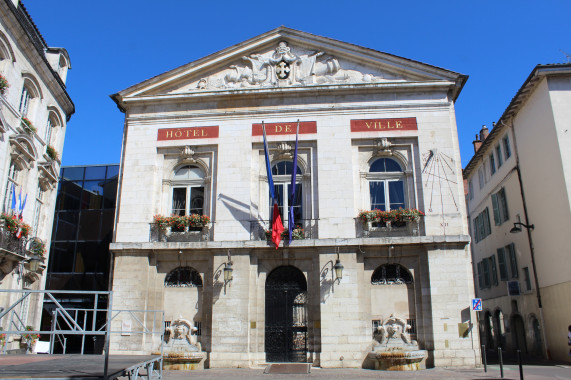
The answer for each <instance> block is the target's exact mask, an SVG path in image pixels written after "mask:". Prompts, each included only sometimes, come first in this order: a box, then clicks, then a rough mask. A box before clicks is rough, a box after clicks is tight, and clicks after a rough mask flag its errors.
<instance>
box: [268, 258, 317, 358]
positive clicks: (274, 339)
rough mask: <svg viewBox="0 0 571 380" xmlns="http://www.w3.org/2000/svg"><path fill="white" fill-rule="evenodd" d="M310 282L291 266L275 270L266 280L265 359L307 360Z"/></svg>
mask: <svg viewBox="0 0 571 380" xmlns="http://www.w3.org/2000/svg"><path fill="white" fill-rule="evenodd" d="M306 299H307V282H306V281H305V277H304V276H303V273H301V272H300V271H299V269H297V268H295V267H292V266H283V267H279V268H276V269H275V270H274V271H272V272H271V273H270V274H269V276H268V278H267V280H266V337H265V340H266V360H267V361H268V362H305V361H307V312H306V310H307V308H306V303H307V302H306Z"/></svg>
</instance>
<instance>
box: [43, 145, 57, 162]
mask: <svg viewBox="0 0 571 380" xmlns="http://www.w3.org/2000/svg"><path fill="white" fill-rule="evenodd" d="M46 154H47V155H48V157H49V158H51V159H52V160H57V159H58V158H59V155H58V153H57V151H56V150H55V149H54V147H53V146H51V145H47V146H46Z"/></svg>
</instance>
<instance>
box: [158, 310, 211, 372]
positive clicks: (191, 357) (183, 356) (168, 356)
mask: <svg viewBox="0 0 571 380" xmlns="http://www.w3.org/2000/svg"><path fill="white" fill-rule="evenodd" d="M196 331H197V329H196V327H194V326H193V325H192V323H191V322H190V321H188V320H186V319H182V318H179V319H176V320H174V321H173V322H172V323H171V325H170V327H167V328H166V330H165V343H164V345H163V369H170V370H192V369H203V368H204V358H205V357H206V353H205V352H202V351H201V350H202V349H201V346H200V343H199V342H198V341H197V337H196V335H193V333H195V332H196Z"/></svg>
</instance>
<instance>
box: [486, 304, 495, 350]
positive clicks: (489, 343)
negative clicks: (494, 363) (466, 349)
mask: <svg viewBox="0 0 571 380" xmlns="http://www.w3.org/2000/svg"><path fill="white" fill-rule="evenodd" d="M484 334H485V338H486V339H485V341H484V342H485V343H486V348H488V349H491V348H494V326H493V321H492V314H491V313H490V312H489V311H486V313H485V314H484Z"/></svg>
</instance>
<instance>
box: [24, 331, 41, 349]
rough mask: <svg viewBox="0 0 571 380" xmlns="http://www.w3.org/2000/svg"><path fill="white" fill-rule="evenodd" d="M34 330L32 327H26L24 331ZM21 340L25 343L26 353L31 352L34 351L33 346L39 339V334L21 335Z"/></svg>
mask: <svg viewBox="0 0 571 380" xmlns="http://www.w3.org/2000/svg"><path fill="white" fill-rule="evenodd" d="M34 330H35V328H33V327H32V326H26V331H34ZM22 339H24V340H25V341H26V343H27V346H28V347H27V350H28V352H31V351H32V350H33V349H34V346H35V345H36V342H37V341H38V339H40V334H31V333H28V334H22Z"/></svg>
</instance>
